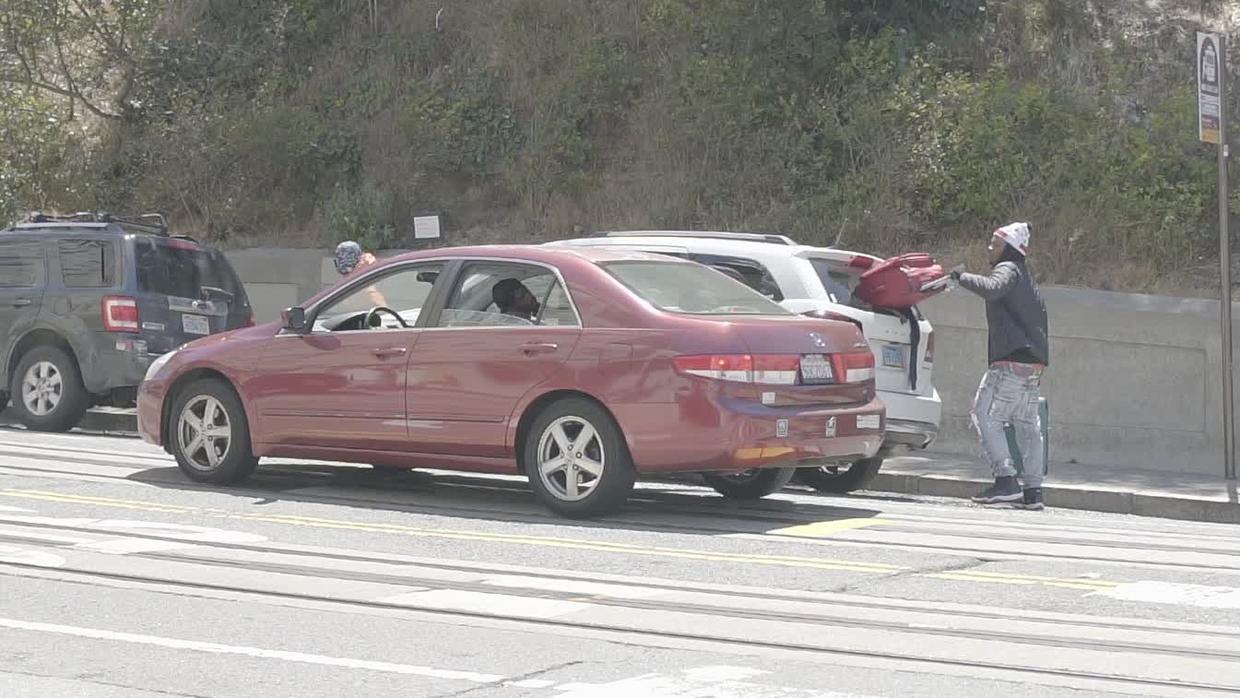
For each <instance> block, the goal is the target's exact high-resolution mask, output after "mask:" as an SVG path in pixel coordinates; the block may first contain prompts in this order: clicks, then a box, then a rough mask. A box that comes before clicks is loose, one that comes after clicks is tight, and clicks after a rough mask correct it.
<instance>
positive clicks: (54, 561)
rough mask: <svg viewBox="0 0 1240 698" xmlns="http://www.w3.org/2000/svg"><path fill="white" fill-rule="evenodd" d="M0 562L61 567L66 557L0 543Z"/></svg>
mask: <svg viewBox="0 0 1240 698" xmlns="http://www.w3.org/2000/svg"><path fill="white" fill-rule="evenodd" d="M0 562H11V563H14V564H18V565H34V566H36V567H61V566H63V565H64V564H65V559H64V558H63V557H61V556H59V555H53V554H52V553H48V552H44V551H42V550H26V549H25V548H19V547H17V546H13V545H2V544H0Z"/></svg>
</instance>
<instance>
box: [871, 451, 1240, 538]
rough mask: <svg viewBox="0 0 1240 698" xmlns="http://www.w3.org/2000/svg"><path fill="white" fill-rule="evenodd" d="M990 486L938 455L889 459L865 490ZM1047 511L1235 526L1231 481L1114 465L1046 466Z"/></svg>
mask: <svg viewBox="0 0 1240 698" xmlns="http://www.w3.org/2000/svg"><path fill="white" fill-rule="evenodd" d="M991 482H992V480H991V478H990V474H989V472H988V471H987V468H986V467H985V466H984V465H982V464H981V463H980V462H979V461H978V460H977V459H975V458H970V457H968V456H957V455H948V454H939V453H927V454H923V455H916V456H901V457H894V458H889V459H888V460H887V461H886V462H885V463H884V464H883V469H882V470H881V471H879V474H878V477H876V478H875V480H874V483H873V484H872V485H871V486H870V489H871V490H876V491H881V492H899V493H902V494H923V495H931V496H938V497H971V496H973V495H975V494H977V493H978V492H980V491H981V490H982V489H984V488H985V487H986V485H988V484H990V483H991ZM1043 492H1044V495H1045V497H1046V506H1047V507H1058V508H1062V509H1084V510H1088V511H1103V512H1111V513H1116V514H1136V515H1139V516H1157V517H1162V518H1168V519H1184V520H1188V521H1212V522H1219V523H1240V504H1238V503H1237V502H1238V501H1240V500H1238V499H1237V483H1236V482H1228V481H1227V480H1224V479H1223V477H1222V475H1221V474H1220V475H1219V476H1218V477H1210V476H1203V475H1186V474H1182V473H1172V472H1160V471H1152V470H1134V469H1131V468H1121V467H1118V466H1113V465H1109V466H1100V465H1076V464H1069V463H1052V464H1051V468H1050V475H1049V476H1048V477H1047V481H1046V485H1045V487H1044V488H1043Z"/></svg>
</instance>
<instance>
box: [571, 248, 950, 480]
mask: <svg viewBox="0 0 1240 698" xmlns="http://www.w3.org/2000/svg"><path fill="white" fill-rule="evenodd" d="M546 244H548V245H552V246H590V247H613V248H624V249H631V250H641V251H645V252H658V253H662V254H668V255H675V256H677V257H683V258H686V259H691V260H693V261H696V262H699V263H701V264H705V265H707V266H710V267H714V268H715V269H717V270H719V271H721V272H723V273H726V274H728V275H729V276H731V277H733V278H734V279H736V280H738V281H742V282H744V283H745V284H747V285H749V286H750V287H752V288H754V289H756V290H758V291H759V292H761V293H763V294H765V295H767V296H770V297H771V298H773V299H774V300H776V301H778V302H779V303H780V304H782V305H783V306H784V307H785V308H787V309H789V310H791V311H793V312H797V313H804V314H812V315H816V316H819V317H826V318H833V319H838V320H844V321H849V322H853V323H856V324H858V325H860V326H861V329H862V331H863V332H864V333H865V337H866V340H867V341H869V343H870V348H871V350H872V351H873V352H874V358H875V365H876V366H877V369H878V375H877V384H878V391H879V395H880V396H881V397H882V399H883V402H884V403H886V405H887V434H886V438H885V440H884V443H883V450H881V451H880V452H879V454H878V455H877V456H875V457H874V458H869V459H866V460H862V461H857V462H855V463H840V464H833V465H830V466H823V467H821V468H803V469H801V470H800V471H798V473H797V477H798V479H800V480H801V482H803V483H805V484H807V485H810V486H812V487H814V488H815V489H818V490H821V491H823V492H850V491H852V490H856V489H861V488H863V487H865V486H866V485H867V484H869V482H870V481H871V480H873V479H874V476H875V474H877V473H878V469H879V468H880V467H881V466H882V463H883V458H884V457H885V456H886V455H887V454H889V453H891V452H892V450H893V449H895V448H898V447H905V448H911V449H924V448H926V447H927V446H929V445H930V443H931V442H933V441H934V439H935V437H936V436H938V432H939V423H940V420H941V417H942V401H941V400H940V399H939V392H938V390H936V389H935V387H934V384H933V383H932V382H931V376H932V373H933V368H934V328H933V327H931V325H930V323H929V322H928V321H927V320H926V319H925V317H924V316H923V315H922V314H921V311H919V310H917V309H916V308H914V309H912V310H911V311H906V312H903V313H902V312H900V311H894V310H886V309H875V308H872V307H870V306H869V305H867V304H866V303H865V302H864V301H861V300H859V299H857V298H855V297H854V296H853V293H852V292H853V289H854V288H856V285H857V280H858V278H859V277H860V275H861V273H862V272H863V271H865V269H866V268H868V267H869V266H870V264H869V262H873V261H878V258H876V257H873V256H871V255H865V254H860V253H857V252H846V251H844V250H837V249H832V248H827V247H810V246H807V245H799V244H797V243H796V242H794V241H793V240H791V239H789V238H787V237H784V236H782V235H758V234H750V233H715V232H687V231H624V232H613V233H607V234H605V235H602V236H600V237H593V238H580V239H575V240H559V241H556V242H550V243H546ZM858 262H861V263H860V264H858Z"/></svg>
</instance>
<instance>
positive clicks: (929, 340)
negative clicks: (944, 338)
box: [926, 332, 934, 364]
mask: <svg viewBox="0 0 1240 698" xmlns="http://www.w3.org/2000/svg"><path fill="white" fill-rule="evenodd" d="M926 363H928V364H932V363H934V333H933V332H931V333H930V334H928V335H926Z"/></svg>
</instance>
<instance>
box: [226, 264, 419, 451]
mask: <svg viewBox="0 0 1240 698" xmlns="http://www.w3.org/2000/svg"><path fill="white" fill-rule="evenodd" d="M442 266H443V265H442V264H439V263H432V264H427V263H422V264H414V265H406V266H403V267H399V268H396V269H385V270H383V271H382V272H381V273H379V274H375V275H373V276H372V277H361V278H360V279H359V281H358V282H355V283H354V284H351V285H350V286H349V287H347V288H345V289H343V290H342V292H341V293H340V294H338V296H337V297H335V298H332V299H329V300H328V301H326V302H325V303H324V304H323V307H322V308H321V309H316V310H315V311H314V317H313V323H314V326H313V329H312V331H311V332H310V333H309V334H307V335H280V336H277V337H275V338H274V339H273V340H272V341H271V343H270V344H269V345H268V348H267V350H266V351H265V352H264V353H263V356H262V359H261V360H260V362H259V367H258V371H257V373H256V375H257V377H256V378H255V379H254V380H253V381H251V382H250V383H249V391H250V394H251V399H252V401H253V403H254V405H255V407H256V410H257V412H258V417H259V438H260V439H261V440H262V442H263V443H265V444H269V445H273V446H285V445H287V446H314V447H323V448H339V449H352V450H376V451H403V450H405V449H406V448H407V447H408V442H407V438H408V429H407V427H406V423H405V420H406V412H405V392H406V386H407V378H406V369H407V367H408V365H409V358H410V356H411V355H412V354H413V351H414V347H415V346H416V345H417V343H418V341H419V337H420V336H421V335H422V334H423V330H421V329H417V328H416V327H415V326H416V325H417V324H418V319H419V317H420V314H421V311H422V308H423V306H424V305H426V303H427V300H428V298H429V297H430V294H431V291H432V289H433V288H434V285H435V283H436V280H437V278H438V274H439V271H440V270H441V269H442ZM375 307H384V308H387V309H388V310H383V311H376V312H375V313H373V314H372V319H373V320H375V324H378V325H379V326H378V327H374V326H371V327H367V326H366V322H365V319H366V317H367V312H368V311H369V310H371V309H372V308H375ZM394 314H395V315H399V316H400V318H401V320H403V321H404V322H403V324H402V322H401V320H397V318H396V317H395V315H394ZM404 325H409V326H411V327H408V328H407V327H405V326H404Z"/></svg>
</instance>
